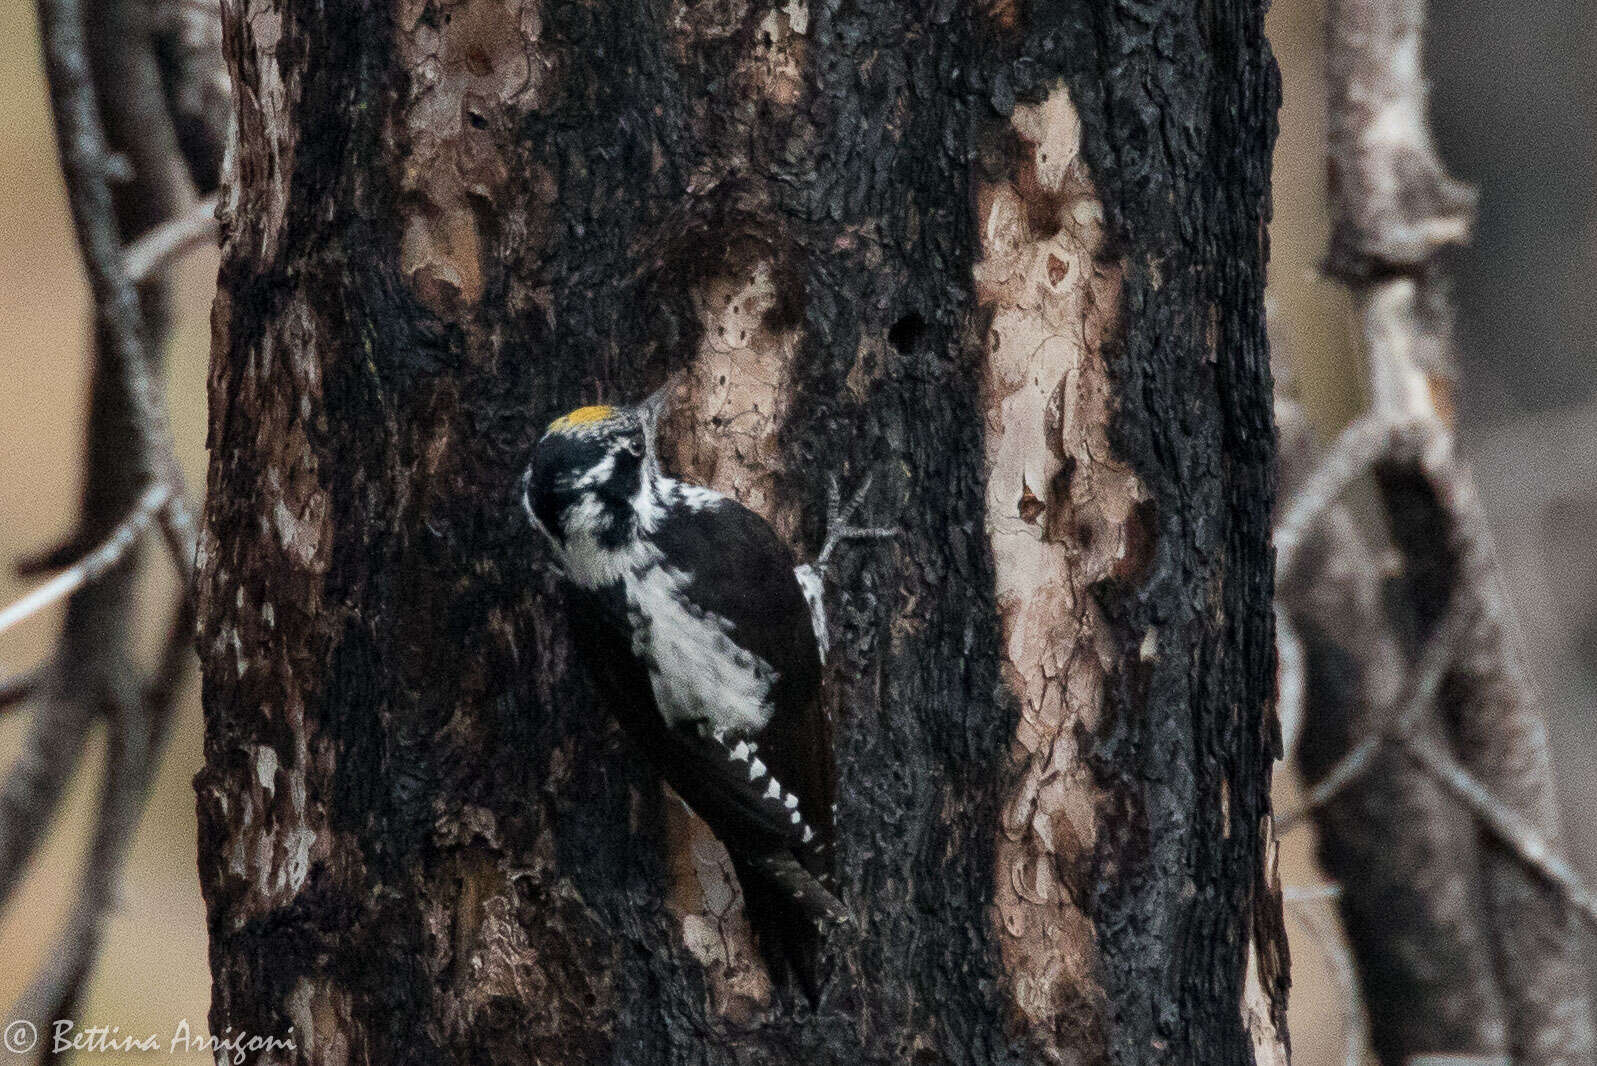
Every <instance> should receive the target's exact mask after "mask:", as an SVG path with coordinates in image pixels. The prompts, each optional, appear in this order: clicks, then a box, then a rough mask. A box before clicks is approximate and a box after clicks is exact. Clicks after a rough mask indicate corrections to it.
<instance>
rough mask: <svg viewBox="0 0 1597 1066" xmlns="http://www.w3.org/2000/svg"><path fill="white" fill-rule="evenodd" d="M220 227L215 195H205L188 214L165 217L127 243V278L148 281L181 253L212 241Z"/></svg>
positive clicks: (214, 239)
mask: <svg viewBox="0 0 1597 1066" xmlns="http://www.w3.org/2000/svg"><path fill="white" fill-rule="evenodd" d="M219 229H220V224H219V223H218V222H217V220H216V197H215V196H207V197H206V198H205V199H203V200H201V201H199V202H198V203H196V204H195V205H194V206H193V207H191V208H190V209H189V210H188V212H187V213H185V214H183V215H181V216H179V217H177V218H172V219H168V220H167V221H165V222H163V223H161V224H160V225H159V226H157V227H155V228H154V229H152V230H150V231H149V232H148V233H146V234H145V235H144V236H142V237H140V238H139V239H138V240H136V241H134V242H133V243H132V244H130V245H128V249H127V254H126V256H125V259H126V262H127V271H128V277H130V278H132V279H133V280H134V281H147V280H148V279H149V278H151V277H153V276H154V275H155V274H156V273H158V272H159V271H162V270H165V269H166V268H167V267H168V266H170V265H171V264H172V262H173V261H174V260H175V259H177V258H178V257H179V256H181V255H182V254H183V253H185V252H187V251H190V250H192V249H194V248H198V247H200V246H201V245H204V244H214V243H215V242H216V235H217V232H218V231H219Z"/></svg>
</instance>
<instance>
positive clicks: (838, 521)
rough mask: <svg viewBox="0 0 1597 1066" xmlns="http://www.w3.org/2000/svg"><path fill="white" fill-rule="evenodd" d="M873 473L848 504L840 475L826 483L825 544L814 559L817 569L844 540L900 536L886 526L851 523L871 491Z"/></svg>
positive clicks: (825, 562) (821, 566)
mask: <svg viewBox="0 0 1597 1066" xmlns="http://www.w3.org/2000/svg"><path fill="white" fill-rule="evenodd" d="M873 477H874V475H873V474H866V475H865V480H864V481H862V482H860V487H859V488H858V489H856V490H854V495H852V496H850V497H849V500H848V503H847V504H844V503H843V502H842V499H843V494H842V490H841V489H840V487H839V486H838V483H837V475H835V474H833V475H832V476H830V477H829V478H827V482H826V543H825V544H823V545H822V546H821V554H820V555H818V556H816V558H815V568H816V569H817V570H824V569H825V568H826V564H827V561H828V560H829V559H831V557H832V552H834V551H835V550H837V546H838V545H839V544H841V543H843V542H844V541H845V540H891V539H892V538H894V537H896V536H898V530H896V529H884V528H882V527H879V526H856V525H854V524H853V523H852V521H851V520H852V519H853V517H854V515H855V514H857V513H858V512H859V509H860V508H861V507H862V506H864V503H865V497H866V496H867V495H869V493H870V491H871V480H872V478H873Z"/></svg>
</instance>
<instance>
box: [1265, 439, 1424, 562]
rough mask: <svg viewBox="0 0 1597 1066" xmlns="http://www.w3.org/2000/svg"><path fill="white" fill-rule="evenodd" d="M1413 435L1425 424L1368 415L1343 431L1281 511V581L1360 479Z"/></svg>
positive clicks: (1277, 541)
mask: <svg viewBox="0 0 1597 1066" xmlns="http://www.w3.org/2000/svg"><path fill="white" fill-rule="evenodd" d="M1410 432H1424V427H1423V424H1422V423H1418V422H1413V421H1404V422H1393V421H1390V420H1388V419H1384V418H1378V417H1375V416H1372V415H1366V416H1364V417H1362V418H1359V419H1356V420H1355V421H1354V422H1353V423H1352V424H1351V425H1349V426H1348V427H1347V428H1346V429H1344V430H1343V431H1342V433H1341V435H1340V436H1339V437H1337V439H1336V443H1335V444H1333V445H1331V447H1330V448H1329V449H1328V450H1327V451H1326V453H1325V455H1324V456H1323V457H1322V458H1321V459H1320V461H1319V462H1318V463H1317V464H1316V465H1315V467H1314V470H1313V472H1312V473H1310V474H1309V476H1308V477H1307V478H1305V479H1304V481H1303V484H1302V485H1300V486H1298V488H1297V489H1296V490H1295V491H1294V492H1293V493H1292V495H1291V497H1290V498H1289V499H1288V500H1287V501H1286V504H1285V506H1283V507H1282V508H1281V518H1280V520H1279V521H1277V523H1276V526H1275V570H1276V574H1277V580H1280V581H1285V580H1286V579H1287V578H1288V577H1290V576H1291V573H1292V568H1293V566H1294V565H1296V563H1297V555H1298V549H1299V548H1301V547H1302V545H1303V538H1304V537H1305V536H1306V535H1307V534H1308V532H1309V531H1310V530H1311V529H1312V528H1313V527H1314V524H1315V523H1316V522H1317V521H1318V520H1319V519H1320V518H1321V517H1322V516H1323V515H1324V514H1325V510H1326V508H1327V507H1329V506H1330V505H1331V504H1332V503H1333V502H1335V501H1336V500H1338V499H1339V498H1341V496H1342V494H1343V493H1344V492H1346V491H1347V490H1348V487H1349V486H1351V485H1352V484H1353V483H1354V482H1355V481H1357V480H1359V478H1361V477H1364V476H1365V475H1366V474H1368V473H1369V472H1370V468H1371V467H1372V466H1374V464H1375V462H1376V461H1377V460H1378V459H1380V458H1381V457H1382V456H1383V455H1385V454H1387V453H1388V452H1389V451H1390V450H1391V446H1392V441H1393V440H1394V439H1396V438H1397V437H1399V436H1401V435H1403V434H1405V433H1410Z"/></svg>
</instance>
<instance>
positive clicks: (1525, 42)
mask: <svg viewBox="0 0 1597 1066" xmlns="http://www.w3.org/2000/svg"><path fill="white" fill-rule="evenodd" d="M1323 17H1324V12H1323V8H1322V6H1321V5H1320V4H1319V3H1317V2H1314V0H1277V2H1276V3H1275V6H1274V8H1273V9H1272V10H1271V12H1270V16H1269V27H1270V33H1271V39H1272V41H1273V43H1274V45H1275V49H1276V54H1277V56H1278V58H1279V60H1280V63H1281V70H1282V80H1283V84H1284V88H1285V105H1284V107H1283V110H1282V113H1281V135H1280V140H1279V142H1278V145H1277V149H1276V168H1275V221H1274V224H1273V227H1272V263H1271V276H1272V282H1271V295H1270V312H1271V316H1272V331H1273V335H1274V336H1275V338H1276V340H1277V343H1278V344H1279V345H1280V346H1281V347H1282V348H1283V349H1284V354H1285V356H1286V358H1287V360H1288V361H1289V362H1290V364H1291V365H1292V367H1293V372H1294V375H1295V383H1296V388H1297V392H1298V394H1299V396H1300V398H1301V399H1302V400H1303V402H1304V405H1305V408H1306V410H1307V412H1308V414H1309V416H1310V418H1311V420H1312V421H1313V422H1314V424H1315V426H1316V427H1317V429H1318V430H1319V432H1320V434H1321V436H1322V437H1325V438H1329V437H1330V436H1332V435H1334V434H1335V432H1336V431H1337V430H1338V429H1339V428H1340V427H1341V425H1342V424H1343V422H1345V421H1346V419H1348V418H1349V417H1350V416H1352V415H1353V414H1354V413H1355V412H1356V411H1357V410H1358V409H1359V407H1360V405H1361V403H1362V397H1361V395H1360V389H1361V384H1360V382H1361V380H1362V371H1361V369H1360V368H1359V365H1358V357H1357V349H1356V345H1355V338H1354V336H1353V333H1352V320H1351V317H1350V308H1349V304H1348V299H1347V297H1346V295H1345V293H1344V290H1343V289H1342V288H1341V287H1340V286H1338V285H1336V284H1334V283H1332V282H1330V281H1327V280H1325V279H1324V278H1322V277H1321V276H1320V273H1319V270H1318V265H1319V262H1320V260H1321V258H1322V256H1323V255H1324V250H1325V247H1326V238H1327V234H1328V220H1327V216H1326V211H1325V164H1324V136H1325V122H1324V109H1325V98H1324V78H1323V73H1324V72H1323V58H1322V56H1323V53H1322V20H1323ZM1428 51H1429V55H1428V62H1429V70H1430V74H1431V78H1432V82H1433V97H1432V118H1433V123H1434V126H1435V129H1436V132H1437V135H1438V139H1439V141H1440V143H1441V148H1442V154H1443V157H1444V159H1445V161H1446V163H1447V165H1448V167H1449V169H1450V171H1451V172H1452V173H1453V174H1454V175H1455V176H1456V177H1458V178H1459V179H1460V180H1463V181H1467V182H1470V183H1472V184H1475V185H1476V186H1478V187H1479V189H1480V192H1481V209H1480V218H1479V222H1478V226H1477V230H1476V239H1475V241H1474V244H1473V246H1472V247H1471V248H1469V249H1468V250H1466V251H1464V252H1462V253H1460V254H1458V255H1457V256H1456V257H1455V260H1454V262H1453V264H1452V267H1453V274H1454V277H1455V279H1456V299H1457V302H1458V305H1459V312H1460V322H1459V324H1460V336H1459V356H1460V364H1461V365H1460V369H1461V375H1462V381H1461V387H1460V390H1459V401H1460V408H1461V409H1460V417H1459V427H1460V444H1461V446H1462V449H1463V451H1464V452H1465V454H1466V455H1467V456H1468V458H1469V459H1470V460H1471V462H1472V463H1473V464H1474V467H1475V472H1476V476H1477V479H1478V481H1479V487H1480V492H1481V496H1482V499H1483V502H1484V504H1485V507H1486V509H1487V512H1488V515H1489V518H1490V520H1491V523H1492V526H1493V532H1494V535H1495V537H1496V544H1497V550H1498V555H1499V559H1500V563H1501V565H1502V567H1503V571H1504V575H1505V580H1506V584H1507V586H1508V592H1509V596H1510V598H1511V599H1512V601H1513V604H1514V607H1515V609H1516V610H1517V613H1518V618H1519V622H1520V625H1521V629H1522V635H1523V638H1524V640H1523V643H1524V647H1525V650H1526V661H1527V663H1528V665H1529V668H1530V669H1529V674H1530V677H1531V678H1532V681H1533V683H1534V685H1535V686H1536V688H1537V691H1538V694H1539V696H1540V698H1541V700H1542V704H1543V707H1544V708H1545V711H1546V713H1547V716H1548V718H1549V722H1550V726H1551V729H1552V733H1553V741H1554V751H1555V755H1556V759H1557V763H1558V765H1557V769H1558V773H1559V782H1560V788H1561V792H1562V801H1563V808H1564V825H1565V829H1566V840H1567V844H1566V850H1567V852H1568V854H1569V856H1570V858H1571V859H1572V860H1573V862H1574V863H1575V865H1576V866H1577V868H1579V869H1580V870H1581V872H1582V873H1583V874H1584V875H1585V876H1586V877H1587V878H1588V880H1589V881H1597V863H1594V862H1593V856H1594V854H1597V851H1594V845H1597V718H1594V717H1593V715H1592V714H1591V713H1590V711H1589V708H1590V707H1592V706H1593V705H1594V703H1597V639H1594V638H1597V610H1594V608H1593V605H1594V604H1597V553H1594V552H1593V551H1592V550H1591V546H1590V540H1591V538H1592V536H1593V535H1594V534H1597V405H1594V402H1593V393H1594V391H1597V298H1594V293H1593V287H1592V278H1593V275H1594V270H1593V268H1594V266H1597V82H1594V81H1593V79H1592V78H1591V77H1590V75H1589V73H1588V72H1589V71H1590V70H1591V69H1592V68H1593V65H1594V63H1597V0H1543V2H1541V3H1539V4H1535V5H1521V4H1515V3H1509V2H1506V0H1442V2H1439V3H1436V4H1434V5H1433V7H1432V10H1431V25H1430V32H1429V35H1428ZM0 98H3V99H5V100H6V101H8V104H9V107H8V112H7V115H8V117H7V120H6V122H5V123H4V124H3V125H0V559H3V560H7V561H9V560H12V559H15V558H16V557H18V556H20V555H22V554H24V553H27V552H30V551H32V550H35V549H38V548H40V547H42V546H45V545H49V544H52V543H55V542H57V541H59V540H60V539H61V538H62V537H63V536H64V535H65V534H66V533H67V532H68V531H69V529H70V527H71V523H72V517H73V514H74V508H75V506H76V502H77V491H78V477H79V456H80V448H81V443H82V435H83V425H82V420H83V415H84V408H83V398H84V390H85V387H86V373H87V347H86V324H87V301H86V291H85V287H84V282H83V278H82V273H81V270H80V268H79V264H78V259H77V250H76V245H75V243H74V240H73V236H72V232H71V229H70V224H69V220H68V217H67V212H66V205H65V201H64V198H63V191H62V187H61V182H60V176H59V171H58V168H57V160H56V155H55V148H54V141H53V134H52V132H51V128H50V122H49V114H48V110H47V101H46V98H45V92H44V83H43V78H42V75H41V72H40V67H39V57H38V47H37V37H36V28H35V25H34V22H33V7H32V5H31V4H0ZM216 265H217V263H216V257H215V254H214V253H211V252H208V251H207V252H202V253H198V254H194V255H191V256H189V257H188V258H187V259H186V260H185V261H184V262H183V265H182V267H181V270H180V275H179V278H180V283H179V286H178V290H177V292H178V299H179V302H178V307H177V315H178V317H177V328H176V334H175V341H174V344H173V346H172V349H171V352H170V355H169V366H170V370H171V374H170V379H169V388H170V390H171V397H172V414H173V421H174V430H175V433H176V436H177V439H178V446H179V453H180V458H181V459H182V461H183V464H184V467H185V470H186V472H187V474H188V476H189V478H190V483H191V484H193V485H199V484H202V483H203V478H204V450H203V443H204V433H205V376H206V375H205V367H206V358H207V349H208V345H209V330H208V313H209V302H210V294H211V288H212V283H213V280H214V277H215V272H216ZM149 554H150V556H151V558H150V561H149V562H148V563H147V565H146V570H147V571H149V572H150V573H148V574H147V575H146V577H147V579H148V580H149V582H150V584H151V587H152V589H154V588H158V587H165V586H166V584H167V583H169V577H170V575H169V574H168V573H166V572H165V571H166V570H167V568H168V564H167V562H166V560H165V559H164V558H161V557H158V556H157V555H156V553H153V552H152V553H149ZM26 587H27V584H25V583H22V582H19V581H17V580H16V579H15V578H13V577H12V575H11V572H10V569H9V567H4V568H0V603H4V602H9V601H10V600H12V599H14V598H15V597H16V596H17V595H19V594H21V593H22V592H23V591H25V589H26ZM57 623H58V616H47V617H43V618H39V619H35V620H34V621H32V622H30V623H29V624H28V625H27V626H26V627H24V628H23V629H21V630H18V631H15V632H13V633H8V634H6V635H5V637H4V638H0V677H3V676H8V675H10V674H12V673H14V672H17V671H20V670H23V669H25V668H26V667H27V666H28V665H30V664H32V663H34V662H36V661H38V660H39V659H41V658H43V657H44V656H45V654H46V653H47V651H48V649H49V647H50V643H51V641H52V640H53V638H54V635H55V633H56V631H57V629H58V624H57ZM146 636H147V638H148V641H149V646H150V648H151V649H152V650H153V648H154V647H155V644H156V641H157V638H158V634H157V633H154V632H152V633H150V634H147V635H146ZM23 725H24V721H23V716H21V715H13V716H10V717H8V718H3V719H0V759H3V760H4V761H5V762H7V763H9V761H10V759H11V758H13V757H14V756H15V753H16V751H17V749H18V744H19V740H20V737H21V734H22V726H23ZM200 758H201V722H200V710H199V701H198V694H197V691H196V686H195V684H194V681H193V679H192V678H191V679H190V681H189V687H188V689H187V691H186V692H185V694H184V697H183V699H182V700H181V702H180V704H179V713H178V717H177V722H176V728H175V731H174V734H173V738H172V743H171V745H170V747H169V749H168V751H167V754H166V758H165V761H164V764H163V766H162V770H161V774H160V776H159V778H158V780H157V782H156V785H155V791H154V794H153V798H152V800H151V802H150V805H149V808H148V811H147V813H146V816H145V818H144V821H143V824H142V826H141V829H140V832H139V837H138V839H137V841H136V842H135V844H134V848H133V851H132V859H131V864H130V866H129V868H128V876H127V878H126V880H125V883H124V891H123V897H122V901H121V906H120V908H119V909H118V910H117V911H116V913H115V915H114V916H113V918H112V920H111V923H110V926H109V929H108V934H107V937H106V942H105V949H104V953H103V955H102V960H101V963H100V966H99V968H98V969H97V971H96V973H95V976H94V978H93V980H92V982H91V984H90V986H89V996H88V1000H87V1004H86V1009H85V1010H84V1011H83V1012H82V1020H83V1024H84V1025H85V1026H90V1025H107V1026H111V1025H115V1026H120V1027H121V1029H122V1031H123V1032H124V1033H137V1034H142V1033H146V1032H155V1033H161V1034H169V1033H170V1032H171V1030H172V1028H173V1026H174V1025H175V1023H176V1020H177V1019H180V1018H186V1019H188V1020H189V1023H190V1025H191V1026H193V1027H194V1029H195V1030H196V1031H199V1030H200V1029H201V1027H202V1026H203V1024H204V1019H205V1013H206V1009H207V1006H208V1001H209V977H208V969H207V961H206V947H205V926H204V910H203V906H202V904H201V901H200V898H199V891H198V885H197V878H196V873H195V854H194V847H195V843H194V801H193V792H192V789H191V787H190V780H191V778H192V776H193V775H194V773H195V772H196V771H197V770H198V769H199V766H200ZM83 765H84V767H85V768H86V770H85V772H82V773H80V774H79V778H78V780H77V781H76V782H75V783H74V786H73V790H72V793H71V798H70V800H69V802H68V803H67V805H66V807H65V808H64V815H63V817H61V818H60V819H59V821H58V823H57V825H56V828H55V830H54V832H53V834H52V836H51V839H50V843H49V844H48V846H47V847H46V849H45V850H44V851H43V853H42V854H41V856H40V859H39V861H38V862H37V864H36V865H35V867H34V870H33V872H32V875H31V877H30V879H29V881H28V883H27V886H26V888H25V890H24V891H23V893H22V895H21V896H20V898H19V900H18V902H17V904H16V905H15V906H13V907H12V908H11V909H10V910H9V911H8V912H7V913H6V914H5V915H4V916H3V920H0V959H4V960H5V961H6V965H5V966H4V967H3V969H0V1003H6V1004H9V1003H11V1002H12V1001H14V1000H15V999H16V997H17V995H18V994H19V993H20V992H21V991H22V989H23V987H24V985H25V983H26V981H27V979H28V976H29V974H30V973H31V972H32V971H33V969H34V967H35V965H36V964H37V962H38V961H39V959H40V957H41V956H42V954H43V953H44V952H45V951H47V950H48V949H49V945H50V944H51V942H52V938H53V936H54V934H55V932H56V930H57V928H58V925H59V923H60V921H61V919H62V917H63V915H64V912H65V909H66V906H67V904H68V902H69V900H70V898H71V894H72V891H73V885H74V881H75V878H76V875H77V871H78V868H79V864H80V863H81V860H82V854H81V849H82V842H83V840H84V839H85V837H86V833H87V829H88V826H89V823H90V816H91V809H92V805H93V802H94V780H93V779H94V777H95V776H96V775H97V773H98V771H99V766H100V763H99V760H98V758H97V754H96V751H95V750H93V749H91V751H90V753H89V757H88V758H87V759H86V760H85V762H84V764H83ZM1295 789H1296V783H1295V781H1294V780H1293V776H1292V774H1291V772H1290V769H1289V768H1283V769H1282V772H1281V773H1280V774H1279V775H1278V786H1277V796H1278V805H1280V806H1288V805H1292V804H1295V801H1296V791H1295ZM1311 834H1312V829H1310V828H1308V827H1307V826H1305V827H1304V828H1301V829H1297V830H1295V831H1294V832H1293V833H1291V834H1289V835H1288V836H1287V837H1286V838H1285V839H1284V840H1283V841H1282V863H1281V875H1282V880H1283V881H1284V882H1285V883H1286V884H1287V885H1289V886H1292V885H1297V886H1312V885H1317V884H1319V883H1321V881H1322V878H1321V876H1320V874H1319V873H1318V871H1317V870H1316V869H1315V868H1314V863H1313V859H1312V854H1313V839H1312V836H1311ZM1287 917H1288V928H1289V932H1290V934H1291V936H1292V956H1293V986H1294V987H1293V994H1292V1012H1291V1023H1292V1030H1291V1032H1292V1044H1293V1050H1294V1061H1295V1062H1296V1063H1298V1064H1299V1066H1330V1064H1333V1063H1342V1062H1344V1059H1343V1052H1342V1026H1343V1020H1344V1018H1343V1015H1344V1011H1345V1009H1346V1004H1345V1002H1344V1000H1343V996H1342V994H1341V992H1340V991H1339V989H1338V984H1337V981H1336V978H1335V974H1334V972H1333V970H1332V968H1331V967H1330V965H1329V963H1328V958H1329V956H1328V950H1327V943H1326V942H1325V939H1324V935H1323V931H1321V932H1320V933H1317V932H1316V929H1317V927H1323V926H1327V925H1329V926H1333V927H1334V921H1333V919H1334V907H1333V905H1332V904H1330V903H1327V902H1303V903H1295V904H1293V905H1292V906H1291V907H1290V908H1289V911H1288V916H1287ZM1333 932H1334V928H1333ZM1589 946H1590V945H1589ZM1588 954H1590V953H1589V952H1588ZM83 1058H84V1059H85V1061H88V1060H89V1059H92V1061H94V1062H97V1063H106V1062H118V1061H122V1060H123V1059H124V1058H125V1060H126V1061H128V1062H132V1061H134V1060H140V1061H148V1056H145V1055H131V1056H125V1057H121V1056H114V1055H98V1054H97V1055H93V1056H83ZM175 1061H191V1062H194V1063H202V1062H209V1061H210V1056H209V1055H207V1054H204V1053H201V1052H196V1053H194V1054H193V1055H189V1056H177V1057H176V1059H175Z"/></svg>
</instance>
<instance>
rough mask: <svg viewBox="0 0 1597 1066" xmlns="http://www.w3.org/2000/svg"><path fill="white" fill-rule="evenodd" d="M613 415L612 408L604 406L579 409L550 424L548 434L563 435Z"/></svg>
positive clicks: (613, 410) (614, 411)
mask: <svg viewBox="0 0 1597 1066" xmlns="http://www.w3.org/2000/svg"><path fill="white" fill-rule="evenodd" d="M615 413H616V409H615V408H614V407H609V406H606V405H605V404H599V405H597V406H594V407H579V408H577V409H576V410H575V411H572V412H571V413H570V414H568V415H561V416H560V417H559V418H557V419H555V420H554V421H553V422H550V423H549V432H550V433H564V432H565V431H566V430H568V429H573V428H575V427H577V426H586V425H590V424H592V423H594V422H603V421H604V420H605V419H607V418H609V417H610V416H611V415H613V414H615Z"/></svg>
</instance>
